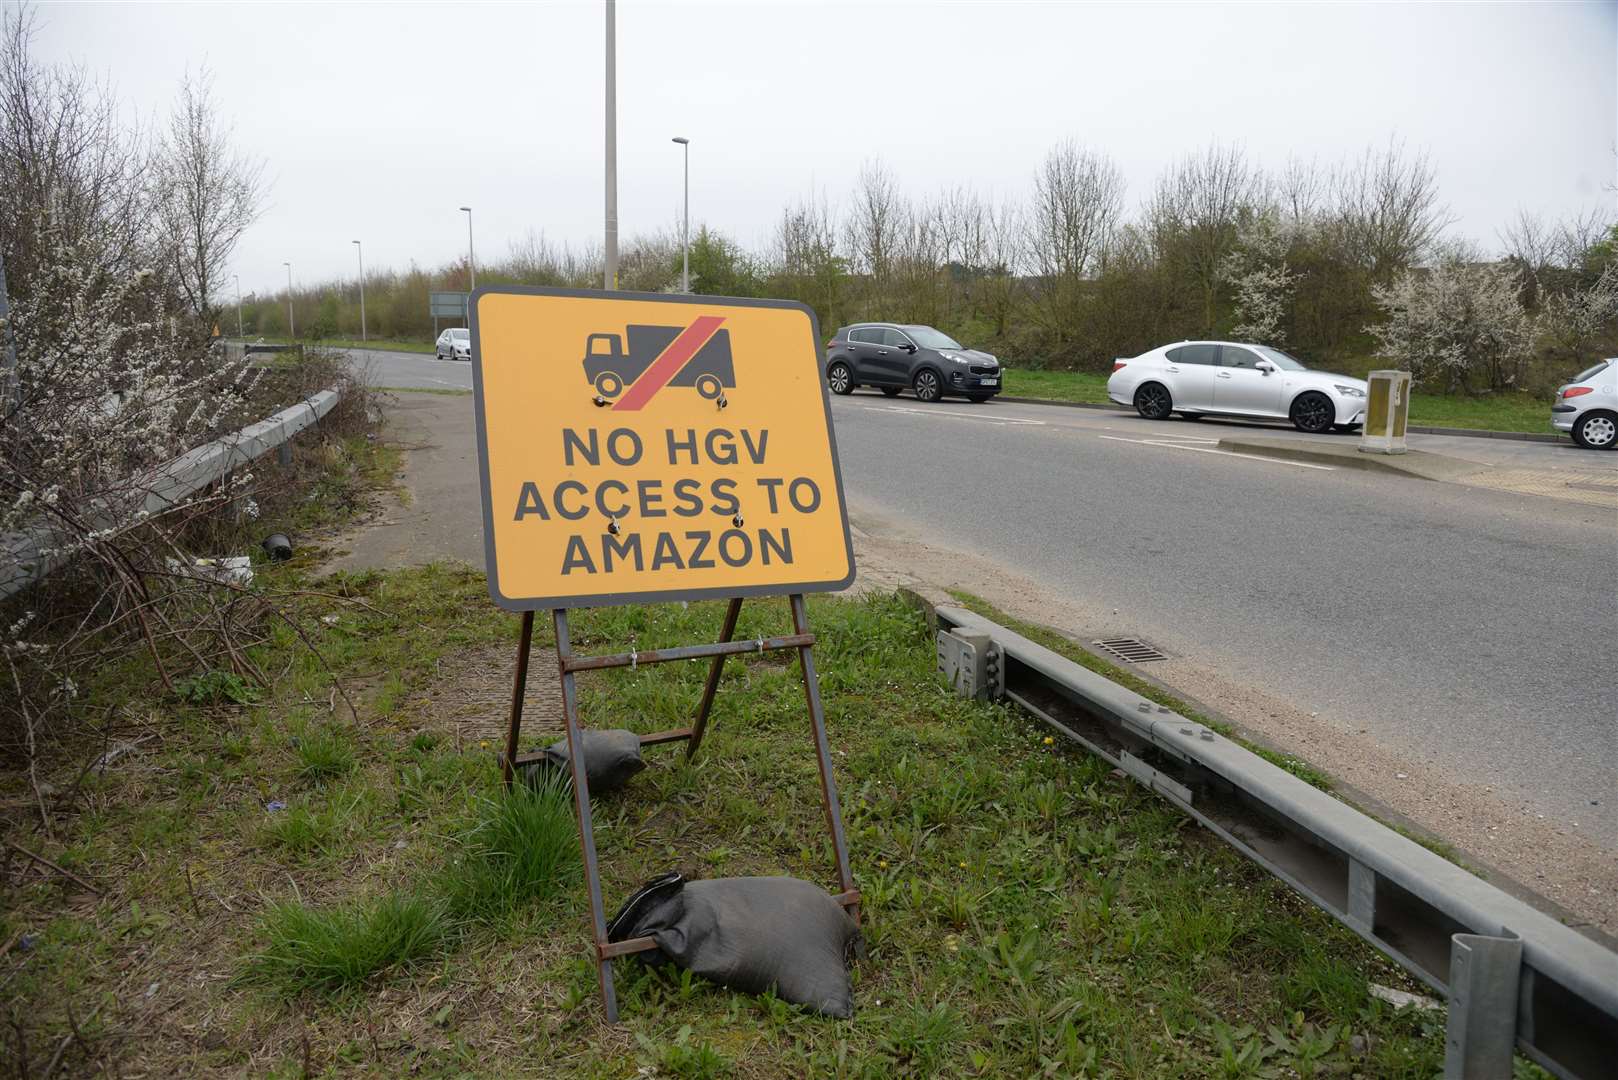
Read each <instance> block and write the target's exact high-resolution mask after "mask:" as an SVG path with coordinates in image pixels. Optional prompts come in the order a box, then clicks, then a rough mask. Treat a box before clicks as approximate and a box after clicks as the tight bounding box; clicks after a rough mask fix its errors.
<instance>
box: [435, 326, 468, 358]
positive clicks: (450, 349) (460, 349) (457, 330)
mask: <svg viewBox="0 0 1618 1080" xmlns="http://www.w3.org/2000/svg"><path fill="white" fill-rule="evenodd" d="M433 348H434V350H435V351H434V354H433V355H435V356H437V357H438V359H440V360H470V359H472V331H470V330H468V329H466V328H465V327H462V326H457V327H454V328H453V329H450V330H445V331H444V332H443V333H442V334H439V335H438V344H436V345H434V346H433Z"/></svg>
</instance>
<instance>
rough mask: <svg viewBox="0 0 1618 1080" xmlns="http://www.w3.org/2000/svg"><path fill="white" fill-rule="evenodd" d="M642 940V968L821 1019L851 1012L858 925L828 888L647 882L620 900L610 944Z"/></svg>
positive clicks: (791, 881)
mask: <svg viewBox="0 0 1618 1080" xmlns="http://www.w3.org/2000/svg"><path fill="white" fill-rule="evenodd" d="M637 937H650V938H652V939H654V940H655V941H656V942H657V950H656V952H651V953H641V954H639V955H640V956H641V957H642V958H643V959H645V960H647V961H648V962H653V963H655V962H657V961H658V960H660V959H662V960H672V961H673V962H674V963H676V964H678V965H679V966H680V967H683V968H689V969H690V970H692V971H693V972H695V973H696V974H698V975H701V976H703V977H704V978H707V979H711V980H713V981H714V982H716V983H718V984H719V985H721V986H726V987H729V988H730V989H732V990H740V991H743V992H744V993H749V994H762V993H764V992H765V991H766V990H771V989H773V990H774V991H775V994H776V996H777V997H779V998H781V999H782V1000H784V1001H790V1002H793V1003H795V1004H798V1005H807V1006H809V1007H810V1008H812V1009H814V1010H816V1011H817V1012H820V1013H824V1014H825V1015H827V1016H837V1017H845V1018H846V1017H849V1016H853V1015H854V989H853V986H852V984H851V983H850V981H849V977H848V957H849V954H850V953H851V952H852V951H853V949H854V948H855V946H856V943H857V942H858V940H859V927H857V926H856V925H854V920H853V919H851V918H849V916H848V913H847V912H846V911H844V910H843V907H842V905H841V904H839V903H838V902H837V901H836V900H834V899H832V898H831V896H829V895H827V893H826V891H825V890H824V889H822V888H820V887H819V886H817V885H813V884H811V883H809V882H807V881H800V880H799V879H797V878H790V877H751V878H715V879H713V880H710V881H685V880H684V879H683V878H681V877H680V875H679V874H677V873H669V874H664V875H662V876H661V877H656V878H653V879H652V880H651V881H649V882H647V883H646V885H644V886H642V888H641V889H640V891H638V892H637V893H635V895H633V896H631V897H630V898H629V899H628V900H627V901H625V903H624V906H623V907H622V908H621V909H619V911H618V914H617V915H615V916H613V920H612V925H611V926H610V927H608V930H607V939H608V940H609V941H626V940H628V939H630V938H637Z"/></svg>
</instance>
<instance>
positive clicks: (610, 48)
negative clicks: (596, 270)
mask: <svg viewBox="0 0 1618 1080" xmlns="http://www.w3.org/2000/svg"><path fill="white" fill-rule="evenodd" d="M606 6H607V221H606V227H605V229H604V230H603V233H604V239H605V244H604V245H603V246H604V247H605V249H606V250H605V255H606V258H605V260H604V261H603V266H602V272H601V276H602V278H603V281H602V285H601V287H602V288H604V289H616V288H617V287H618V5H617V3H616V0H607V5H606Z"/></svg>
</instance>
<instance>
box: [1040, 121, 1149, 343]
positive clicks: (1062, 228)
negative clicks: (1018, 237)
mask: <svg viewBox="0 0 1618 1080" xmlns="http://www.w3.org/2000/svg"><path fill="white" fill-rule="evenodd" d="M1123 204H1124V179H1123V174H1122V173H1120V172H1119V171H1118V167H1117V166H1116V165H1114V164H1113V163H1112V161H1111V159H1109V158H1107V157H1106V156H1105V155H1103V154H1100V153H1097V152H1096V151H1093V150H1089V149H1086V148H1084V147H1081V146H1079V145H1078V144H1077V143H1075V142H1073V141H1072V140H1068V141H1067V142H1063V143H1060V144H1058V145H1057V146H1055V147H1053V148H1052V149H1051V151H1050V152H1049V153H1048V154H1046V155H1045V161H1044V162H1043V164H1041V166H1040V168H1039V171H1038V172H1036V173H1035V174H1034V199H1033V204H1032V205H1031V206H1030V207H1029V211H1028V216H1027V217H1026V218H1025V219H1024V228H1025V230H1026V234H1025V242H1026V253H1027V264H1028V267H1029V269H1030V270H1032V271H1033V272H1034V273H1035V274H1036V275H1037V276H1038V277H1039V278H1040V283H1039V290H1040V301H1041V303H1040V309H1041V314H1042V321H1043V322H1044V323H1045V324H1046V326H1047V327H1048V328H1049V329H1051V330H1052V331H1053V332H1054V333H1055V334H1056V337H1057V341H1058V342H1061V341H1062V339H1063V338H1064V337H1066V336H1069V335H1070V334H1071V333H1072V330H1073V327H1074V325H1075V323H1076V317H1077V313H1078V305H1079V302H1080V295H1081V290H1082V285H1081V282H1082V281H1083V280H1084V279H1085V278H1086V277H1088V276H1090V275H1091V274H1092V273H1093V272H1094V271H1095V270H1096V268H1097V266H1098V264H1099V262H1100V259H1101V253H1102V252H1103V251H1105V250H1106V247H1107V244H1108V242H1109V241H1110V240H1111V238H1112V234H1113V232H1114V230H1115V229H1116V228H1117V227H1118V222H1119V219H1120V218H1121V217H1122V216H1123Z"/></svg>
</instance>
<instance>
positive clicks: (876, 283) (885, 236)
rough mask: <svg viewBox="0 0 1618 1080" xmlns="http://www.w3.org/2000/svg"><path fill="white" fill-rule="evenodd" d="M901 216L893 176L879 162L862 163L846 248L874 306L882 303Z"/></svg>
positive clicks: (901, 211)
mask: <svg viewBox="0 0 1618 1080" xmlns="http://www.w3.org/2000/svg"><path fill="white" fill-rule="evenodd" d="M905 216H906V211H905V207H904V199H903V196H901V195H900V194H899V188H898V185H897V184H895V183H894V180H893V174H892V173H890V172H888V170H887V168H886V167H885V166H884V165H883V164H882V162H881V161H875V160H873V161H868V162H866V163H865V165H864V166H862V167H861V169H860V176H859V181H858V182H857V183H856V185H855V188H854V206H853V209H852V210H851V212H850V215H849V220H848V225H847V229H848V246H849V250H850V251H851V252H852V253H853V255H854V259H855V265H856V267H857V268H858V269H859V270H860V271H862V272H863V273H865V274H866V275H867V276H868V277H869V279H870V284H871V288H872V292H873V294H874V297H873V298H874V299H875V300H876V302H877V303H878V304H881V303H882V302H884V301H885V300H886V295H887V291H888V283H889V277H890V275H891V272H892V260H893V256H894V249H895V248H896V247H897V246H898V239H899V229H900V227H901V223H902V219H903V218H904V217H905Z"/></svg>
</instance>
